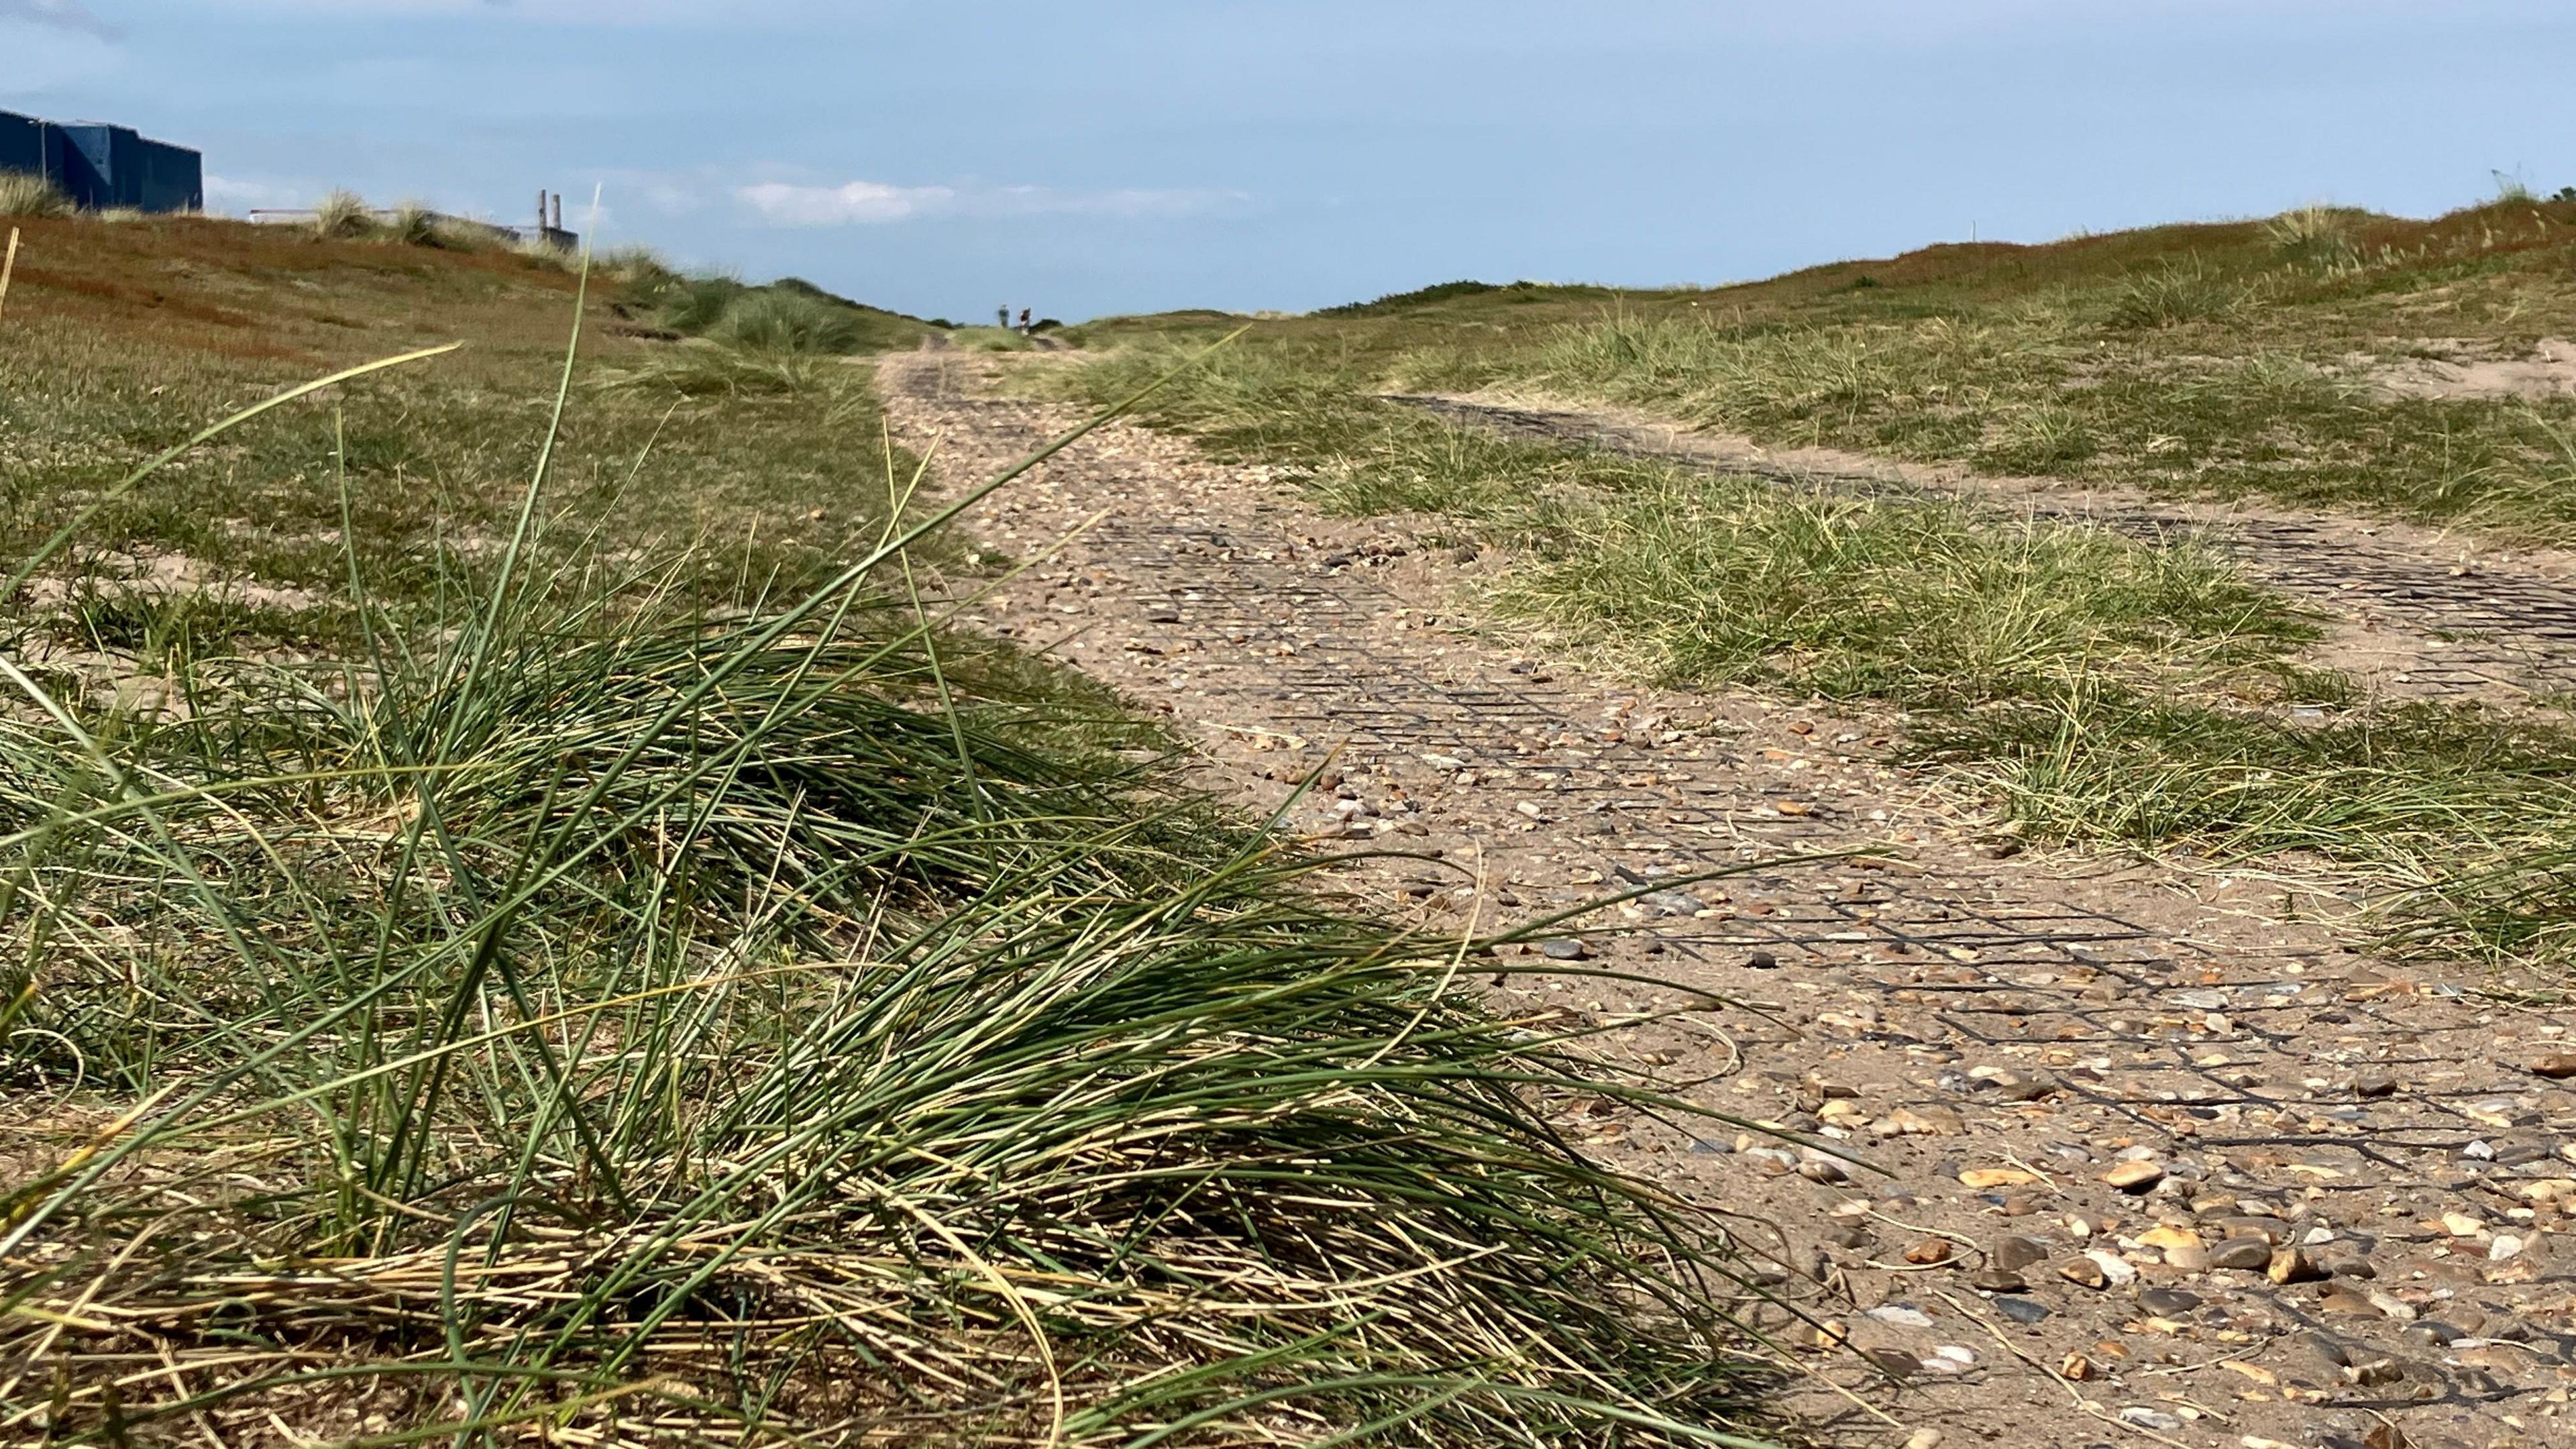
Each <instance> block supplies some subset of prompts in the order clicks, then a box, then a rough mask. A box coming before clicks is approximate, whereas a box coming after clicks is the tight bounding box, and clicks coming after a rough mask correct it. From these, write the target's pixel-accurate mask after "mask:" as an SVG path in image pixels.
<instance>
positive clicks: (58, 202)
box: [0, 171, 72, 216]
mask: <svg viewBox="0 0 2576 1449" xmlns="http://www.w3.org/2000/svg"><path fill="white" fill-rule="evenodd" d="M71 210H72V200H71V198H70V197H68V196H65V195H63V193H62V188H60V187H58V186H56V185H54V183H53V182H52V180H51V179H49V178H47V177H43V176H38V175H36V174H35V173H33V172H28V171H0V216H68V215H70V214H71Z"/></svg>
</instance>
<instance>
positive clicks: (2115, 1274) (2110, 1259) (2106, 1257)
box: [2084, 1248, 2138, 1288]
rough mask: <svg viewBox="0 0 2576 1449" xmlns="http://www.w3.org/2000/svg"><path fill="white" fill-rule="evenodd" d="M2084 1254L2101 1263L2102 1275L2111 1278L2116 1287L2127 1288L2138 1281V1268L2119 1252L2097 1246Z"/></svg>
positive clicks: (2112, 1284) (2113, 1285)
mask: <svg viewBox="0 0 2576 1449" xmlns="http://www.w3.org/2000/svg"><path fill="white" fill-rule="evenodd" d="M2084 1256H2085V1257H2088V1258H2090V1259H2092V1260H2093V1261H2094V1262H2095V1263H2096V1264H2098V1265H2100V1267H2101V1269H2102V1276H2103V1277H2105V1278H2108V1279H2110V1280H2111V1286H2112V1287H2114V1288H2126V1287H2128V1286H2129V1285H2130V1284H2132V1283H2135V1282H2137V1281H2138V1270H2137V1269H2136V1268H2135V1267H2133V1266H2131V1265H2130V1263H2129V1260H2128V1259H2126V1258H2123V1257H2121V1256H2120V1255H2119V1254H2117V1253H2106V1252H2103V1251H2102V1250H2100V1249H2098V1248H2097V1249H2095V1250H2094V1251H2092V1252H2090V1253H2086V1254H2085V1255H2084Z"/></svg>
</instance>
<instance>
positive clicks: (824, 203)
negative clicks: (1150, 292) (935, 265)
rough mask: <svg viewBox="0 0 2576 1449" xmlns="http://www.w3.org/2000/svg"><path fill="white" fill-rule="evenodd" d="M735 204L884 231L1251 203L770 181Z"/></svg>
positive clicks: (1236, 194) (1232, 196)
mask: <svg viewBox="0 0 2576 1449" xmlns="http://www.w3.org/2000/svg"><path fill="white" fill-rule="evenodd" d="M734 197H735V199H736V200H738V201H740V202H742V203H743V205H745V206H747V207H749V208H750V209H751V211H752V212H753V213H754V214H755V215H757V216H758V217H759V218H760V219H761V220H763V221H766V222H768V223H769V224H770V225H772V226H801V227H814V226H882V225H886V224H888V223H892V222H900V221H913V220H917V219H920V218H923V217H934V216H971V217H987V218H998V217H1026V216H1103V217H1156V218H1170V217H1183V216H1199V215H1204V214H1206V213H1209V212H1212V211H1221V210H1230V209H1233V208H1235V207H1238V206H1240V205H1242V204H1243V203H1245V202H1248V201H1249V200H1251V198H1250V197H1249V196H1248V195H1247V194H1245V193H1243V192H1240V191H1167V190H1152V189H1146V188H1126V189H1121V190H1111V191H1064V190H1058V189H1056V188H1053V187H1046V186H896V185H892V184H890V183H887V182H883V181H845V182H842V183H841V184H839V185H837V186H800V185H796V184H794V183H791V182H785V181H764V182H761V183H759V184H757V185H753V186H744V187H739V188H736V189H735V191H734Z"/></svg>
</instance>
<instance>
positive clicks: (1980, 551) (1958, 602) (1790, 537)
mask: <svg viewBox="0 0 2576 1449" xmlns="http://www.w3.org/2000/svg"><path fill="white" fill-rule="evenodd" d="M1668 325H1673V326H1679V325H1683V324H1668ZM1198 330H1199V329H1197V328H1195V327H1193V328H1191V329H1188V331H1189V333H1190V334H1191V335H1195V334H1196V333H1197V331H1198ZM1588 340H1589V338H1588V336H1587V337H1586V338H1585V339H1581V340H1580V343H1568V344H1567V345H1569V346H1570V345H1588ZM1168 355H1169V353H1168V352H1167V351H1166V350H1165V349H1164V348H1162V347H1160V346H1158V345H1155V344H1152V343H1134V344H1131V345H1128V346H1125V347H1121V348H1115V349H1112V350H1109V351H1108V352H1106V353H1105V354H1104V355H1103V356H1101V357H1099V358H1098V359H1096V360H1093V361H1090V362H1088V363H1086V364H1085V365H1084V366H1082V367H1080V368H1078V369H1075V370H1073V371H1071V372H1069V373H1067V374H1066V375H1065V377H1066V381H1067V383H1068V384H1069V385H1071V386H1073V387H1075V388H1077V389H1079V390H1081V391H1082V392H1084V393H1085V394H1086V395H1093V396H1108V395H1112V394H1115V393H1118V392H1120V391H1121V390H1122V389H1125V388H1127V387H1129V386H1130V385H1131V384H1132V383H1133V382H1134V381H1135V379H1137V378H1138V377H1141V376H1144V375H1147V374H1149V373H1151V372H1152V371H1153V370H1154V369H1156V368H1158V367H1161V366H1163V365H1164V359H1165V358H1167V357H1168ZM1853 355H1854V356H1856V357H1857V356H1860V355H1861V354H1860V353H1859V351H1858V350H1857V349H1855V351H1854V353H1853ZM1386 365H1388V364H1387V363H1386V361H1385V360H1384V359H1375V360H1371V359H1368V358H1367V357H1366V356H1365V354H1364V353H1359V354H1355V353H1354V351H1353V350H1352V349H1347V348H1341V347H1336V346H1332V345H1330V344H1329V343H1325V342H1321V341H1318V340H1317V339H1315V338H1314V337H1313V336H1312V335H1311V333H1309V334H1308V335H1305V336H1302V337H1301V336H1299V335H1298V333H1297V332H1296V331H1295V330H1293V329H1292V330H1291V331H1290V332H1289V333H1287V334H1286V335H1284V336H1277V337H1273V338H1271V339H1269V340H1267V341H1264V340H1263V339H1262V338H1261V337H1260V336H1259V334H1258V333H1256V334H1255V336H1254V337H1252V338H1250V339H1247V342H1246V343H1245V344H1243V345H1242V346H1241V347H1239V349H1237V350H1235V351H1233V352H1231V353H1230V354H1229V355H1227V356H1225V357H1223V358H1220V359H1219V360H1217V361H1216V362H1215V363H1214V364H1212V365H1211V366H1210V367H1209V368H1208V369H1206V370H1204V371H1203V372H1201V373H1199V374H1196V375H1194V376H1193V377H1191V378H1189V379H1187V380H1185V381H1184V382H1182V383H1181V384H1178V385H1177V386H1176V387H1175V388H1174V389H1173V390H1172V391H1171V392H1170V393H1168V394H1167V395H1166V396H1164V397H1162V398H1160V399H1158V400H1157V401H1156V402H1155V403H1154V404H1152V405H1151V407H1150V408H1149V416H1150V417H1151V418H1153V419H1154V420H1155V421H1157V422H1158V423H1160V424H1161V425H1164V426H1169V427H1177V428H1182V429H1186V430H1189V431H1191V432H1193V433H1195V434H1197V435H1198V436H1199V437H1201V438H1202V439H1203V440H1204V441H1205V443H1206V444H1207V445H1208V446H1209V447H1211V448H1212V449H1214V450H1215V451H1217V452H1218V453H1219V454H1220V455H1223V456H1229V457H1235V458H1240V459H1247V460H1258V461H1262V462H1267V463H1272V464H1284V465H1287V466H1289V467H1292V468H1294V469H1297V470H1299V471H1300V472H1301V473H1302V474H1303V476H1304V478H1305V482H1306V486H1307V487H1308V488H1309V490H1310V491H1311V492H1312V494H1313V495H1314V496H1315V497H1316V498H1317V499H1318V500H1319V501H1321V502H1323V503H1324V504H1326V505H1327V506H1330V507H1333V508H1335V509H1338V510H1341V511H1344V512H1348V513H1353V514H1362V515H1367V514H1388V513H1399V514H1400V513H1429V514H1435V515H1443V516H1445V517H1447V518H1448V519H1451V520H1454V521H1455V523H1456V525H1457V526H1460V527H1463V528H1466V529H1469V530H1472V531H1474V532H1475V533H1477V534H1479V535H1481V536H1483V537H1485V538H1487V539H1490V540H1492V541H1495V542H1498V543H1501V544H1504V545H1506V546H1507V547H1509V548H1511V549H1513V550H1515V552H1516V555H1517V556H1516V557H1515V559H1514V562H1513V563H1512V565H1511V567H1510V568H1509V569H1507V570H1505V571H1503V572H1502V573H1501V574H1500V575H1499V576H1498V577H1495V578H1493V579H1491V580H1488V581H1486V582H1483V583H1481V584H1479V586H1478V587H1479V588H1480V589H1481V590H1482V592H1483V594H1484V597H1485V599H1486V600H1487V602H1488V604H1489V606H1490V607H1492V608H1494V609H1495V610H1496V611H1498V612H1499V613H1500V614H1502V615H1503V616H1505V617H1506V618H1507V619H1510V620H1514V621H1517V622H1518V623H1519V624H1521V625H1522V626H1523V627H1524V628H1526V629H1528V630H1531V631H1532V632H1534V633H1535V634H1536V635H1537V636H1539V637H1540V638H1541V639H1543V640H1544V641H1546V642H1548V643H1549V644H1551V645H1552V646H1553V647H1555V648H1558V649H1560V650H1565V651H1570V652H1573V653H1576V654H1578V655H1583V656H1588V657H1589V658H1591V659H1592V660H1593V661H1594V662H1596V663H1598V664H1600V665H1603V666H1605V667H1607V668H1609V669H1611V670H1613V671H1616V672H1621V673H1626V674H1629V675H1631V676H1636V677H1643V678H1648V679H1652V680H1656V681H1660V682H1667V683H1679V684H1708V683H1715V682H1720V681H1733V680H1746V681H1753V682H1758V683H1766V684H1771V685H1774V686H1777V687H1780V688H1783V689H1787V690H1791V691H1796V692H1800V693H1808V692H1813V693H1817V694H1823V695H1826V696H1828V697H1832V698H1836V699H1848V700H1872V701H1878V702H1881V703H1885V704H1889V705H1893V706H1897V707H1899V708H1901V709H1904V710H1907V711H1909V712H1911V714H1912V716H1913V721H1914V728H1913V731H1912V735H1913V741H1912V745H1911V748H1912V750H1913V752H1914V755H1915V757H1916V758H1918V759H1921V760H1924V761H1927V762H1931V763H1936V764H1939V765H1941V766H1943V767H1945V768H1947V769H1948V770H1950V771H1951V772H1952V773H1953V775H1954V777H1955V778H1956V779H1957V780H1958V781H1959V782H1960V783H1961V784H1962V785H1963V786H1964V787H1965V788H1967V789H1969V790H1972V791H1975V792H1979V793H1982V794H1985V795H1988V796H1990V797H1991V798H1993V799H1994V800H1995V801H1996V803H1997V804H1998V806H1999V807H2000V809H2001V810H2002V811H2003V813H2004V814H2005V815H2006V816H2007V817H2008V818H2009V820H2010V822H2011V828H2012V829H2014V830H2017V831H2019V832H2021V833H2022V834H2024V835H2025V836H2026V837H2028V838H2031V839H2034V840H2061V841H2062V840H2077V841H2091V842H2099V843H2108V844H2114V845H2118V846H2123V847H2145V848H2155V849H2164V848H2169V847H2175V846H2188V847H2192V848H2194V849H2197V850H2199V851H2202V852H2204V853H2205V854H2207V855H2209V856H2211V857H2213V858H2217V859H2224V860H2230V861H2243V860H2248V859H2259V858H2262V857H2266V856H2272V855H2277V854H2279V853H2282V852H2288V851H2297V852H2304V853H2306V854H2307V855H2308V856H2310V857H2311V858H2312V859H2317V860H2323V861H2327V862H2332V863H2335V864H2336V865H2337V866H2339V867H2340V868H2343V869H2347V870H2352V871H2356V872H2358V873H2360V874H2361V875H2363V876H2364V877H2366V878H2367V879H2368V880H2369V881H2370V882H2372V883H2373V884H2375V885H2376V886H2379V887H2382V888H2385V889H2386V890H2387V891H2389V892H2391V893H2392V894H2391V896H2390V899H2389V900H2388V902H2387V909H2388V916H2387V922H2388V927H2389V930H2390V931H2391V932H2392V936H2393V939H2397V940H2399V941H2401V942H2402V943H2403V944H2404V945H2405V946H2406V947H2407V948H2409V949H2414V950H2420V951H2425V952H2433V953H2449V954H2458V953H2468V954H2472V955H2482V956H2492V957H2499V958H2502V957H2520V958H2535V957H2536V958H2548V959H2552V960H2564V959H2567V958H2568V957H2569V954H2570V952H2571V949H2576V935H2571V933H2569V932H2566V931H2564V930H2562V929H2560V928H2558V927H2557V926H2555V925H2553V924H2551V923H2550V921H2549V919H2548V913H2549V912H2551V911H2553V910H2556V909H2558V907H2559V905H2560V904H2562V903H2563V902H2564V901H2565V900H2566V899H2567V896H2568V889H2567V887H2566V885H2565V883H2564V882H2565V880H2566V878H2567V877H2568V876H2569V874H2570V872H2569V871H2568V869H2567V867H2566V866H2565V865H2564V863H2563V857H2562V856H2561V855H2559V854H2556V853H2554V852H2558V851H2559V850H2560V848H2561V847H2562V846H2563V844H2564V843H2565V842H2567V841H2570V840H2576V737H2571V735H2570V732H2569V731H2568V730H2566V729H2565V728H2564V727H2563V726H2560V725H2558V724H2554V723H2552V722H2550V721H2549V720H2546V719H2529V718H2522V717H2514V716H2506V715H2501V714H2497V713H2495V712H2492V711H2487V710H2482V709H2477V708H2440V707H2434V706H2417V707H2412V708H2408V709H2404V710H2396V711H2386V710H2378V709H2373V708H2369V707H2366V706H2365V705H2364V703H2363V702H2362V701H2359V700H2357V699H2356V698H2355V689H2354V686H2353V684H2352V682H2351V681H2349V680H2347V679H2344V678H2342V677H2340V676H2337V675H2333V674H2330V673H2320V672H2317V671H2313V670H2310V669H2307V668H2303V667H2301V665H2300V664H2299V662H2298V655H2299V651H2300V649H2301V648H2302V647H2303V646H2304V645H2306V644H2307V643H2308V642H2310V641H2312V640H2313V639H2314V638H2316V637H2317V636H2316V629H2315V626H2314V624H2313V623H2312V621H2311V620H2310V619H2309V618H2308V617H2307V616H2305V615H2304V614H2303V613H2302V612H2301V611H2299V610H2298V609H2296V608H2295V607H2294V606H2292V605H2291V604H2290V603H2289V601H2287V600H2286V599H2284V598H2282V597H2280V596H2278V595H2276V594H2274V593H2271V592H2270V591H2268V590H2264V589H2261V588H2258V587H2255V586H2253V585H2251V584H2249V583H2247V582H2246V581H2245V580H2244V579H2242V578H2241V577H2240V576H2239V575H2238V574H2237V573H2236V572H2235V571H2234V569H2233V568H2232V567H2231V566H2230V565H2229V564H2227V563H2226V562H2225V561H2224V560H2223V559H2221V558H2219V557H2218V556H2216V555H2215V554H2212V553H2209V552H2207V551H2205V550H2202V549H2200V548H2198V547H2195V546H2192V545H2189V544H2185V543H2176V544H2173V545H2170V546H2161V547H2160V546H2154V545H2149V544H2145V543H2140V542H2137V541H2134V540H2131V539H2128V538H2125V537H2122V536H2120V535H2117V534H2114V533H2112V532H2110V531H2108V530H2104V529H2099V528H2094V527H2089V526H2079V525H2071V524H2060V523H2045V522H2032V521H2029V520H2026V519H2015V518H2007V517H2003V516H2000V515H1996V514H1990V513H1985V512H1981V511H1979V510H1977V509H1975V508H1972V507H1969V506H1967V505H1963V504H1953V503H1945V502H1939V501H1933V500H1910V499H1860V498H1854V497H1849V496H1842V495H1836V494H1832V493H1828V492H1825V491H1821V490H1812V491H1811V490H1806V489H1801V488H1798V487H1794V486H1783V485H1780V484H1778V483H1775V482H1772V481H1770V480H1767V479H1763V478H1756V477H1751V476H1742V475H1712V474H1708V473H1704V472H1699V471H1696V470H1691V469H1687V468H1683V467H1678V466H1674V465H1670V464H1666V463H1661V462H1653V461H1643V460H1638V459H1635V458H1629V457H1624V456H1620V455H1616V454H1611V453H1606V452H1592V451H1583V450H1574V449H1565V448H1557V447H1551V446H1546V445H1541V444H1533V443H1528V442H1521V441H1515V440H1510V439H1506V438H1502V437H1499V436H1496V435H1493V434H1489V433H1485V432H1481V431H1478V430H1475V429H1472V428H1461V427H1458V426H1455V425H1453V424H1450V423H1448V422H1446V421H1443V420H1441V419H1439V418H1436V417H1433V416H1431V415H1429V414H1426V413H1423V412H1420V411H1417V410H1415V409H1411V408H1407V407H1402V406H1399V405H1395V404H1390V403H1386V402H1382V401H1379V400H1377V399H1376V398H1375V397H1374V396H1372V394H1373V393H1374V392H1375V391H1376V390H1377V389H1378V388H1379V387H1380V386H1381V385H1382V383H1383V372H1382V371H1380V370H1379V369H1381V368H1383V367H1385V366H1386ZM1395 365H1397V366H1401V365H1402V363H1401V360H1399V361H1398V362H1397V363H1396V364H1395ZM1969 370H1970V369H1968V368H1966V367H1964V366H1963V368H1962V371H1963V372H1966V371H1969ZM2526 878H2527V879H2526ZM2516 880H2523V882H2524V884H2525V885H2526V886H2527V887H2529V889H2528V891H2518V890H2517V889H2516V888H2515V887H2514V886H2513V885H2512V884H2511V882H2513V881H2516Z"/></svg>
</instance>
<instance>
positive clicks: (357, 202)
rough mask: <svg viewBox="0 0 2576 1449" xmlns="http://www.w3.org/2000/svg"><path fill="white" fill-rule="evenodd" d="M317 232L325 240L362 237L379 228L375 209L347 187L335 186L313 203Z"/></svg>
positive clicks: (314, 232) (313, 224)
mask: <svg viewBox="0 0 2576 1449" xmlns="http://www.w3.org/2000/svg"><path fill="white" fill-rule="evenodd" d="M312 227H313V234H314V235H315V236H317V237H321V238H323V239H325V240H344V239H347V238H350V237H362V236H367V235H369V234H371V233H373V232H374V231H375V229H376V212H375V208H374V207H371V206H369V205H367V199H366V198H365V197H363V196H360V195H359V194H358V193H356V192H354V191H351V190H349V189H348V188H346V187H333V188H332V189H331V190H329V191H327V192H324V193H323V194H322V199H321V200H319V201H317V202H315V203H313V220H312Z"/></svg>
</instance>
